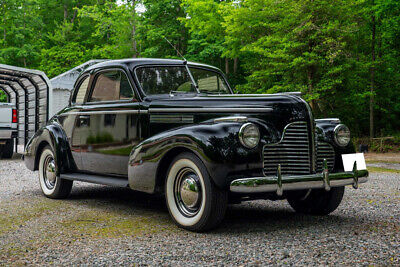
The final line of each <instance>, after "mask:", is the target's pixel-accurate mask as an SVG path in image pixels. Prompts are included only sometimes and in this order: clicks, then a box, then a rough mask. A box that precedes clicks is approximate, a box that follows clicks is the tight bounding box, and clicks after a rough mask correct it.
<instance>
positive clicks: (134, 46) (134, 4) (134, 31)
mask: <svg viewBox="0 0 400 267" xmlns="http://www.w3.org/2000/svg"><path fill="white" fill-rule="evenodd" d="M135 8H136V0H132V10H133V16H132V49H133V55H132V57H133V58H136V57H137V56H138V52H137V41H136V9H135Z"/></svg>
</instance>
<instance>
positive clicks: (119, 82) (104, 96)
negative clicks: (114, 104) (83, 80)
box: [89, 70, 133, 102]
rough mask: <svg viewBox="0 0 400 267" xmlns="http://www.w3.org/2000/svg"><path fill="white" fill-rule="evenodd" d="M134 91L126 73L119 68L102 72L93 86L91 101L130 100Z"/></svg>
mask: <svg viewBox="0 0 400 267" xmlns="http://www.w3.org/2000/svg"><path fill="white" fill-rule="evenodd" d="M132 98H133V91H132V88H131V86H130V84H129V81H128V78H127V77H126V75H125V73H123V72H122V71H118V70H113V71H104V72H101V73H100V74H99V75H98V76H97V78H96V82H95V85H94V88H93V92H92V95H91V97H90V100H89V102H101V101H116V100H129V99H132Z"/></svg>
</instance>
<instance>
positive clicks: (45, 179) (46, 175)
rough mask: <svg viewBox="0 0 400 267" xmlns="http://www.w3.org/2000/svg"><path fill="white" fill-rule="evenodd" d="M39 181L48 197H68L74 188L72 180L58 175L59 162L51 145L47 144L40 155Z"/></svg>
mask: <svg viewBox="0 0 400 267" xmlns="http://www.w3.org/2000/svg"><path fill="white" fill-rule="evenodd" d="M39 183H40V188H41V189H42V192H43V194H44V195H45V196H46V197H48V198H66V197H67V196H68V195H69V193H70V192H71V189H72V183H73V182H72V181H69V180H65V179H61V178H60V176H57V164H56V161H55V157H54V152H53V150H52V149H51V147H50V146H46V147H45V148H44V149H43V152H42V154H41V155H40V160H39Z"/></svg>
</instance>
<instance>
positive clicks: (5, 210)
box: [0, 199, 60, 235]
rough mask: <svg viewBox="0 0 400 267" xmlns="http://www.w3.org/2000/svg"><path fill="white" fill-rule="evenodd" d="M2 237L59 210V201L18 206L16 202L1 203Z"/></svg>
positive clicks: (33, 202)
mask: <svg viewBox="0 0 400 267" xmlns="http://www.w3.org/2000/svg"><path fill="white" fill-rule="evenodd" d="M1 204H2V205H1V211H0V235H3V234H5V233H7V232H9V231H12V230H15V229H17V228H18V227H20V225H24V224H25V223H26V222H28V221H29V220H31V219H33V218H36V217H40V216H42V215H44V214H47V213H50V212H51V211H52V210H54V209H57V208H59V206H60V202H58V201H47V199H45V200H38V201H27V202H23V203H19V205H16V203H15V202H10V203H1Z"/></svg>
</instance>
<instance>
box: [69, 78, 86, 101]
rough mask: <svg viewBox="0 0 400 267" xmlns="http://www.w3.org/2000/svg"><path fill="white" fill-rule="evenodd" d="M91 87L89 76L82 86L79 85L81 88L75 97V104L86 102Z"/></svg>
mask: <svg viewBox="0 0 400 267" xmlns="http://www.w3.org/2000/svg"><path fill="white" fill-rule="evenodd" d="M88 85H89V76H86V77H85V78H84V79H83V81H82V82H81V84H80V85H79V88H78V89H77V90H78V92H77V93H76V95H75V99H73V101H72V102H73V103H75V104H83V101H84V100H85V95H86V92H87V89H88Z"/></svg>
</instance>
